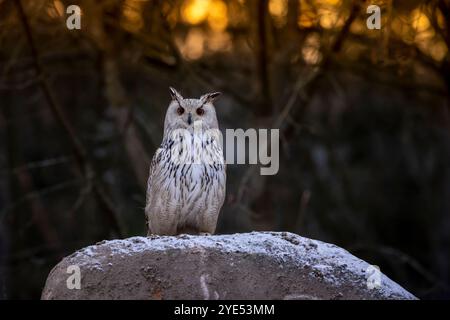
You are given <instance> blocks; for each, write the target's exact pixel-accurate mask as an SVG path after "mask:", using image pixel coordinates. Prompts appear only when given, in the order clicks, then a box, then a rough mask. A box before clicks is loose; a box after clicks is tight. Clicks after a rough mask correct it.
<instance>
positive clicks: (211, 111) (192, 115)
mask: <svg viewBox="0 0 450 320" xmlns="http://www.w3.org/2000/svg"><path fill="white" fill-rule="evenodd" d="M170 95H171V97H172V101H171V102H170V104H169V107H168V108H167V113H166V119H165V121H164V131H167V130H173V129H180V128H182V129H188V130H190V129H192V128H194V125H196V126H197V125H199V124H200V125H201V127H202V128H203V129H205V130H207V129H218V128H219V125H218V123H217V116H216V110H215V108H214V105H213V102H214V100H216V98H217V97H218V96H219V95H220V92H213V93H207V94H204V95H202V96H201V97H200V98H199V99H184V98H183V97H182V96H181V94H180V93H178V91H176V90H175V89H174V88H172V87H170Z"/></svg>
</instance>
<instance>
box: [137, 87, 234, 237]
mask: <svg viewBox="0 0 450 320" xmlns="http://www.w3.org/2000/svg"><path fill="white" fill-rule="evenodd" d="M170 93H171V96H172V101H171V102H170V104H169V107H168V109H167V112H166V117H165V121H164V135H163V140H162V143H161V146H160V147H159V148H158V150H157V151H156V153H155V155H154V156H153V159H152V162H151V165H150V173H149V178H148V183H147V199H146V206H145V215H146V218H147V226H148V234H158V235H176V234H181V233H189V234H201V233H209V234H212V233H214V231H215V229H216V223H217V218H218V216H219V211H220V209H221V207H222V205H223V201H224V198H225V181H226V172H225V170H226V164H225V161H224V158H223V151H222V140H221V136H220V131H219V125H218V122H217V117H216V111H215V107H214V105H213V102H214V100H215V99H216V98H217V97H218V96H219V95H220V93H218V92H215V93H207V94H205V95H203V96H201V97H200V99H184V98H183V97H182V96H181V95H180V94H179V93H178V92H177V91H176V90H175V89H173V88H170Z"/></svg>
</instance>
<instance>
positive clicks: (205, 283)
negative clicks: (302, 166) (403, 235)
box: [42, 232, 416, 299]
mask: <svg viewBox="0 0 450 320" xmlns="http://www.w3.org/2000/svg"><path fill="white" fill-rule="evenodd" d="M69 266H78V267H79V270H80V274H81V281H80V289H76V288H75V289H69V288H68V285H67V282H71V283H73V281H76V280H74V277H73V275H74V273H73V269H72V268H69ZM68 268H69V269H68ZM69 277H71V278H70V279H69ZM42 299H416V298H415V297H414V296H413V295H412V294H411V293H409V292H408V291H406V290H405V289H403V288H402V287H401V286H399V285H398V284H397V283H395V282H393V281H392V280H391V279H389V278H388V277H387V276H385V275H384V274H381V273H380V274H377V273H376V269H374V268H371V266H370V265H369V264H368V263H367V262H365V261H363V260H361V259H358V258H356V257H355V256H353V255H351V254H350V253H349V252H347V251H346V250H344V249H342V248H339V247H337V246H335V245H332V244H328V243H324V242H321V241H317V240H311V239H308V238H303V237H300V236H298V235H296V234H292V233H287V232H251V233H242V234H232V235H212V236H193V235H179V236H176V237H169V236H151V237H132V238H128V239H124V240H111V241H102V242H99V243H97V244H96V245H92V246H89V247H86V248H84V249H81V250H79V251H77V252H75V253H74V254H72V255H70V256H68V257H66V258H64V259H63V260H62V261H61V262H60V263H59V264H58V265H57V266H56V267H55V268H53V270H52V271H51V272H50V274H49V276H48V278H47V282H46V284H45V288H44V290H43V292H42Z"/></svg>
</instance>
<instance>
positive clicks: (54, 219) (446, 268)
mask: <svg viewBox="0 0 450 320" xmlns="http://www.w3.org/2000/svg"><path fill="white" fill-rule="evenodd" d="M72 4H76V5H78V6H79V7H80V8H81V29H80V30H76V29H75V30H69V29H68V28H67V27H66V20H67V18H68V17H69V16H70V15H69V14H67V13H66V8H67V7H68V6H69V5H72ZM371 4H375V5H378V6H379V7H380V8H381V29H380V30H369V29H368V28H367V26H366V20H367V18H368V17H369V16H370V14H368V13H367V12H366V9H367V6H368V5H371ZM449 15H450V1H449V0H428V1H417V0H405V1H392V0H371V1H366V2H365V1H361V0H359V1H350V0H317V1H313V0H299V1H297V0H289V1H288V0H230V1H223V0H186V1H177V0H172V1H171V0H169V1H163V0H148V1H144V0H103V1H93V0H82V1H76V0H69V1H66V0H33V1H31V0H20V1H19V0H0V139H1V140H0V141H1V142H0V298H3V299H9V298H15V299H38V298H39V297H40V293H41V290H42V288H43V286H44V283H45V279H46V277H47V275H48V273H49V272H50V270H51V268H52V267H53V266H54V265H56V264H57V263H58V262H59V260H60V259H62V258H63V257H64V256H66V255H68V254H70V253H72V252H74V251H75V250H77V249H79V248H82V247H84V246H87V245H91V244H94V243H96V242H98V241H100V240H103V239H114V238H124V237H130V236H136V235H145V233H146V227H145V219H144V211H143V208H144V206H145V188H146V180H147V176H148V168H149V163H150V160H151V157H152V155H153V153H154V151H155V150H156V148H157V147H158V146H159V143H160V142H161V138H162V129H163V120H164V114H165V110H166V107H167V106H168V104H169V101H170V95H169V91H168V87H169V86H174V87H175V88H177V89H178V90H179V91H180V92H181V93H182V94H183V96H185V97H198V96H199V95H201V94H203V93H206V92H210V91H221V92H222V93H223V95H222V97H221V98H220V99H219V100H218V101H217V102H216V108H217V113H218V118H219V123H220V126H221V129H222V130H224V129H226V128H244V129H247V128H258V127H261V128H279V129H280V134H281V148H280V170H279V172H278V174H277V175H275V176H260V175H259V168H258V166H245V165H229V166H228V171H227V174H228V181H227V198H226V201H225V204H224V207H223V209H222V212H221V215H220V217H219V224H218V230H217V232H218V233H235V232H247V231H252V230H275V231H280V230H282V231H290V232H294V233H297V234H299V235H302V236H305V237H310V238H314V239H319V240H323V241H327V242H331V243H334V244H336V245H339V246H341V247H343V248H345V249H347V250H348V251H350V252H351V253H353V254H355V255H356V256H358V257H360V258H362V259H364V260H366V261H367V262H369V263H371V264H376V265H378V266H380V268H381V271H383V272H384V273H386V274H387V275H388V276H389V277H391V278H392V279H393V280H395V281H396V282H398V283H399V284H401V285H402V286H403V287H405V288H406V289H408V290H409V291H411V292H412V293H413V294H415V295H417V296H418V297H420V298H423V299H449V298H450V265H449V262H450V248H449V247H450V134H449V133H450V116H449V111H450V104H449V90H450V53H449V46H450V22H449V21H450V20H449V19H450V18H449Z"/></svg>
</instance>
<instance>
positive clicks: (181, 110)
mask: <svg viewBox="0 0 450 320" xmlns="http://www.w3.org/2000/svg"><path fill="white" fill-rule="evenodd" d="M177 113H178V114H179V115H180V116H181V115H182V114H183V113H184V108H183V107H178V109H177Z"/></svg>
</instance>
